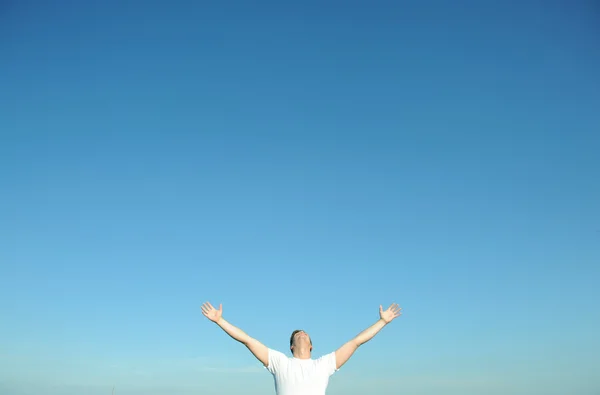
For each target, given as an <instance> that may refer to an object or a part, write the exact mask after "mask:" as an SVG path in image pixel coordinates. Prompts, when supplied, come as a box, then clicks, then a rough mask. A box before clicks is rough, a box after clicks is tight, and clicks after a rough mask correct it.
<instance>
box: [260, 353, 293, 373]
mask: <svg viewBox="0 0 600 395" xmlns="http://www.w3.org/2000/svg"><path fill="white" fill-rule="evenodd" d="M267 351H268V353H269V364H268V365H267V366H265V368H266V369H267V370H268V371H269V372H271V373H275V372H276V371H277V370H278V369H279V368H281V366H283V365H284V364H286V363H287V361H288V360H289V358H288V357H287V356H286V355H285V354H284V353H282V352H280V351H277V350H273V349H272V348H268V349H267Z"/></svg>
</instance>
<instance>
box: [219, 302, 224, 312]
mask: <svg viewBox="0 0 600 395" xmlns="http://www.w3.org/2000/svg"><path fill="white" fill-rule="evenodd" d="M219 311H223V303H219Z"/></svg>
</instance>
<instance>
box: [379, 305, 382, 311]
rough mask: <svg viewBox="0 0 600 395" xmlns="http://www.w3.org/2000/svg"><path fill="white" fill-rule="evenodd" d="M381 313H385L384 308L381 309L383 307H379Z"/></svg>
mask: <svg viewBox="0 0 600 395" xmlns="http://www.w3.org/2000/svg"><path fill="white" fill-rule="evenodd" d="M379 312H380V313H383V307H381V305H379Z"/></svg>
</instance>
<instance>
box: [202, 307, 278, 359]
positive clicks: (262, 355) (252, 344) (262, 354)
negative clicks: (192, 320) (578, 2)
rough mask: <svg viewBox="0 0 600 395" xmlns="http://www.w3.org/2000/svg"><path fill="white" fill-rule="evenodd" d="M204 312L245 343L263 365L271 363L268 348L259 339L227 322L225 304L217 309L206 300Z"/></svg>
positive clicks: (207, 316) (232, 335) (226, 331)
mask: <svg viewBox="0 0 600 395" xmlns="http://www.w3.org/2000/svg"><path fill="white" fill-rule="evenodd" d="M202 314H204V316H205V317H206V318H208V319H209V320H211V321H212V322H214V323H215V324H217V325H219V327H221V329H223V330H224V331H225V333H227V334H228V335H229V336H231V337H232V338H233V339H235V340H237V341H238V342H240V343H242V344H243V345H245V346H246V347H247V348H248V350H250V352H251V353H252V354H254V356H255V357H256V359H258V360H259V361H260V362H262V364H263V365H265V366H268V365H269V350H268V348H267V347H266V346H265V345H264V344H262V343H261V342H259V341H258V340H256V339H254V338H252V337H250V336H248V334H246V333H245V332H244V331H243V330H241V329H240V328H238V327H236V326H234V325H232V324H230V323H229V322H227V321H226V320H225V319H224V318H223V305H219V310H217V309H215V308H214V307H213V306H212V305H211V304H210V303H208V302H206V303H204V304H203V305H202Z"/></svg>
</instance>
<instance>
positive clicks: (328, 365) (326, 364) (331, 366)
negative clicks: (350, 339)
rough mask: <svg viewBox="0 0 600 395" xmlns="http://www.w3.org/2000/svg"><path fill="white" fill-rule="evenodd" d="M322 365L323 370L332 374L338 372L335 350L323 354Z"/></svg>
mask: <svg viewBox="0 0 600 395" xmlns="http://www.w3.org/2000/svg"><path fill="white" fill-rule="evenodd" d="M320 359H321V361H320V363H321V366H322V367H323V370H324V371H325V372H326V373H327V374H328V375H329V376H331V375H332V374H334V373H335V372H337V371H338V370H339V369H336V368H335V366H336V359H335V352H332V353H329V354H327V355H323V356H322V357H321V358H320Z"/></svg>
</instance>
